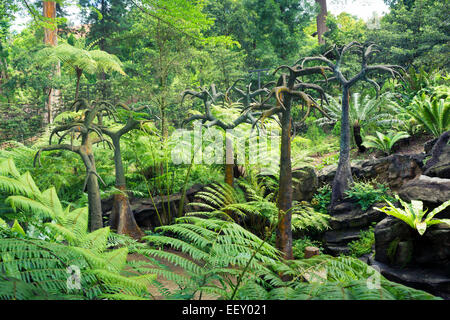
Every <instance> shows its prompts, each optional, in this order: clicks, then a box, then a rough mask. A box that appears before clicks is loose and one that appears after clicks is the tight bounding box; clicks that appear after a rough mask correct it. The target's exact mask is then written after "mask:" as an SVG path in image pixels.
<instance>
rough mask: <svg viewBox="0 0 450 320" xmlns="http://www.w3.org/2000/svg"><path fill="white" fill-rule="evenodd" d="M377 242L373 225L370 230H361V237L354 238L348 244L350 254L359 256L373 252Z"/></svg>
mask: <svg viewBox="0 0 450 320" xmlns="http://www.w3.org/2000/svg"><path fill="white" fill-rule="evenodd" d="M374 244H375V233H374V231H373V227H370V228H369V229H368V230H361V231H360V232H359V239H358V240H354V241H352V242H350V243H349V244H348V247H349V249H350V255H351V256H352V257H355V258H358V257H361V256H363V255H365V254H368V253H370V252H372V246H373V245H374Z"/></svg>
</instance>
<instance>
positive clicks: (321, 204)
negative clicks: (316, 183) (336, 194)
mask: <svg viewBox="0 0 450 320" xmlns="http://www.w3.org/2000/svg"><path fill="white" fill-rule="evenodd" d="M330 203H331V186H330V185H329V184H326V185H324V186H323V187H321V188H319V189H318V190H317V192H316V194H315V195H314V196H313V198H312V200H311V205H312V206H313V207H314V208H315V209H316V210H317V211H319V212H321V213H327V212H328V211H327V208H328V206H329V205H330Z"/></svg>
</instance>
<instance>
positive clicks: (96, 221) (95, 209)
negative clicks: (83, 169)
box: [87, 164, 103, 232]
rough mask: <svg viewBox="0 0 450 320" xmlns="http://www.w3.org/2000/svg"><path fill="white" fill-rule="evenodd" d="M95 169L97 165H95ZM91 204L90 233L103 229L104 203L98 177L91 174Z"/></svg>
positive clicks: (89, 192)
mask: <svg viewBox="0 0 450 320" xmlns="http://www.w3.org/2000/svg"><path fill="white" fill-rule="evenodd" d="M94 169H95V164H94ZM87 192H88V204H89V231H91V232H92V231H95V230H97V229H100V228H103V215H102V201H101V197H100V189H99V186H98V180H97V177H96V176H95V175H93V174H89V177H88V182H87Z"/></svg>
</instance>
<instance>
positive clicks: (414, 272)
mask: <svg viewBox="0 0 450 320" xmlns="http://www.w3.org/2000/svg"><path fill="white" fill-rule="evenodd" d="M367 263H368V264H369V265H371V266H372V267H374V268H376V269H377V270H378V271H379V272H380V273H381V274H382V275H383V276H384V277H386V278H387V279H388V280H390V281H394V282H397V283H401V284H403V285H405V286H408V287H411V288H415V289H419V290H424V291H427V292H429V293H431V294H433V295H435V296H438V297H441V298H444V299H447V300H450V277H449V276H448V274H446V273H445V272H444V271H442V270H441V269H439V268H434V269H423V268H417V267H416V268H414V267H408V268H402V269H399V268H395V267H391V266H389V265H387V264H385V263H382V262H379V261H376V260H374V259H373V258H371V257H369V258H368V261H367Z"/></svg>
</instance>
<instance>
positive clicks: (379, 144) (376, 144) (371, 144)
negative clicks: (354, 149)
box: [363, 131, 409, 154]
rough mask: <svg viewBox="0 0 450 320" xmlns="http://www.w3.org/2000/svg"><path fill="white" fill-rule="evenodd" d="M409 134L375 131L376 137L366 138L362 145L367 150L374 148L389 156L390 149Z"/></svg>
mask: <svg viewBox="0 0 450 320" xmlns="http://www.w3.org/2000/svg"><path fill="white" fill-rule="evenodd" d="M408 137H409V134H408V133H406V132H403V131H400V132H394V131H390V132H388V133H387V134H383V133H381V132H378V131H376V136H366V137H365V141H364V142H363V145H364V146H366V147H368V148H375V149H378V150H381V151H383V152H384V153H385V154H390V153H391V150H392V147H393V146H394V144H395V143H397V142H398V141H399V140H401V139H405V138H408Z"/></svg>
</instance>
